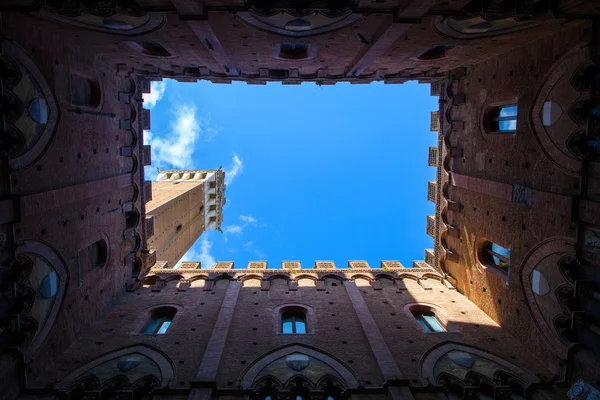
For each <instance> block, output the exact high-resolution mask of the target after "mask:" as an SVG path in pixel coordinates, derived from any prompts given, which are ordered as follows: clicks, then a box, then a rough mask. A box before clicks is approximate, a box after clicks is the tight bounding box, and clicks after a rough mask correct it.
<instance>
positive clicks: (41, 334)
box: [15, 241, 68, 362]
mask: <svg viewBox="0 0 600 400" xmlns="http://www.w3.org/2000/svg"><path fill="white" fill-rule="evenodd" d="M27 254H32V255H35V256H38V257H40V258H41V259H42V260H44V262H45V263H47V265H48V266H50V267H51V268H52V269H53V270H54V273H55V274H56V275H55V277H56V279H55V282H56V288H55V293H54V294H53V302H52V306H51V308H50V311H49V312H48V314H47V317H46V320H45V321H44V322H43V323H42V321H36V323H37V326H38V329H39V330H38V331H37V332H36V334H35V336H34V338H33V340H32V341H31V342H30V343H29V345H28V346H27V347H26V348H25V349H24V351H23V358H24V359H25V361H26V362H29V361H30V360H31V359H32V358H33V357H34V356H35V354H36V353H37V351H38V350H39V349H40V347H41V346H42V344H43V343H44V341H45V340H46V337H47V336H48V334H49V333H50V331H51V330H52V327H53V326H54V322H55V321H56V318H57V317H58V313H59V311H60V308H61V305H62V302H63V298H64V296H65V291H66V287H67V281H68V273H67V269H66V267H65V263H64V261H63V260H62V258H61V257H60V256H59V254H58V252H56V251H55V250H54V249H53V248H51V247H50V246H49V245H47V244H46V243H42V242H38V241H25V242H24V243H23V244H22V245H20V246H19V247H17V249H16V251H15V255H16V256H17V257H18V256H20V255H27ZM42 284H43V282H42ZM35 290H36V291H37V288H35Z"/></svg>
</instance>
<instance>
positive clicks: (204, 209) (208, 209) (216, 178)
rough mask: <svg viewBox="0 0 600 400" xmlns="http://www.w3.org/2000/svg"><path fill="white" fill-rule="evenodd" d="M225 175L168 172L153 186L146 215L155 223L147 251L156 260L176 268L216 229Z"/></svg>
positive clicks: (218, 224)
mask: <svg viewBox="0 0 600 400" xmlns="http://www.w3.org/2000/svg"><path fill="white" fill-rule="evenodd" d="M224 179H225V172H224V171H223V170H221V169H218V170H189V171H188V170H186V171H183V170H182V171H179V170H168V171H161V172H160V173H159V174H158V178H157V180H156V182H153V184H152V200H151V201H149V202H148V203H147V204H146V215H147V216H148V217H149V218H151V219H153V220H154V221H153V222H154V234H153V235H152V236H151V237H150V238H148V248H150V249H155V250H156V260H157V261H158V262H166V263H167V266H170V267H173V266H175V265H176V264H177V263H178V262H179V260H181V257H183V255H184V254H185V252H186V251H188V250H189V249H190V248H191V247H192V245H193V244H194V242H196V240H197V239H198V238H199V237H200V235H201V234H202V232H204V231H205V230H207V229H219V227H220V226H221V222H222V221H223V215H222V212H221V211H222V208H223V205H224V204H225V183H224Z"/></svg>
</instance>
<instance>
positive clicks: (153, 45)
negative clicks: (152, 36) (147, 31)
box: [125, 42, 171, 57]
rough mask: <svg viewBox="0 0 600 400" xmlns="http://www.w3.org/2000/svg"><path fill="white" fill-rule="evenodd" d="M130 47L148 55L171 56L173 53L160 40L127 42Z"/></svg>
mask: <svg viewBox="0 0 600 400" xmlns="http://www.w3.org/2000/svg"><path fill="white" fill-rule="evenodd" d="M125 43H126V44H128V45H129V46H130V47H132V48H134V49H135V50H137V51H139V52H140V53H142V54H145V55H147V56H154V57H170V56H171V53H169V51H168V50H167V49H165V48H164V47H163V46H162V45H161V44H160V43H158V42H125Z"/></svg>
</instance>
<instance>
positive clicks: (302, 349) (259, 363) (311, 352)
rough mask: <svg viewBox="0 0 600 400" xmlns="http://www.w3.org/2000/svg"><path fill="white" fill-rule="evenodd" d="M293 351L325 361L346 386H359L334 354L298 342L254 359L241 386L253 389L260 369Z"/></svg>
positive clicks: (243, 377)
mask: <svg viewBox="0 0 600 400" xmlns="http://www.w3.org/2000/svg"><path fill="white" fill-rule="evenodd" d="M293 353H302V354H305V355H307V356H310V357H313V358H316V359H317V360H319V361H322V362H324V363H325V364H327V365H329V366H330V367H331V368H333V370H335V371H336V372H337V373H338V374H339V375H340V376H341V377H342V378H343V379H344V381H345V382H344V383H345V385H346V387H348V388H350V389H352V388H357V387H358V380H357V378H356V376H355V375H354V373H353V372H352V371H351V370H350V369H349V368H347V367H346V366H345V365H344V364H343V363H342V362H341V361H339V360H337V359H335V358H334V357H333V356H330V355H327V354H325V353H324V352H322V351H320V350H316V349H313V348H311V347H307V346H303V345H298V344H294V345H291V346H287V347H283V348H280V349H278V350H275V351H273V352H271V353H268V354H266V355H264V356H263V357H261V358H259V359H258V360H256V361H254V362H253V363H252V364H250V366H249V367H248V368H247V369H246V370H245V371H244V372H242V375H241V377H240V382H241V383H240V384H241V386H242V387H243V388H244V389H251V388H252V384H253V383H254V380H255V379H256V376H257V375H258V374H259V373H260V371H262V370H263V369H264V368H265V367H266V366H267V365H269V364H270V363H272V362H273V361H275V360H278V359H280V358H281V357H285V356H287V355H289V354H293Z"/></svg>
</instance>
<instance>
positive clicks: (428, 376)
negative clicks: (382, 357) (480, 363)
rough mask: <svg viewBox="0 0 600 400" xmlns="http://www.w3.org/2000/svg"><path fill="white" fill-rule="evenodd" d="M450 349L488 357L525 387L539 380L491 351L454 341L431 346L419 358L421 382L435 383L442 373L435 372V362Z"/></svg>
mask: <svg viewBox="0 0 600 400" xmlns="http://www.w3.org/2000/svg"><path fill="white" fill-rule="evenodd" d="M451 351H458V352H464V353H469V354H472V355H475V356H479V357H481V358H484V359H488V360H490V361H491V362H493V363H495V364H497V365H498V366H499V367H501V368H502V369H503V370H505V371H506V372H508V373H510V374H511V375H513V376H514V377H516V378H517V379H518V380H519V381H521V382H523V384H524V387H525V388H527V387H528V386H529V385H531V384H535V383H538V382H539V381H540V380H539V378H538V377H537V376H535V375H534V374H531V373H529V372H527V371H525V370H523V369H521V368H519V367H517V366H516V365H514V364H513V363H511V362H509V361H507V360H505V359H503V358H502V357H499V356H497V355H495V354H493V353H490V352H488V351H485V350H481V349H479V348H476V347H472V346H466V345H463V344H459V343H456V342H444V343H441V344H439V345H437V346H434V347H433V348H431V349H430V350H429V351H428V352H427V353H426V354H425V355H424V356H423V358H422V359H421V362H420V366H419V375H420V376H419V377H420V379H421V382H423V383H428V382H429V383H431V384H433V385H435V384H436V380H437V378H438V377H440V376H441V375H442V373H438V374H437V375H436V373H435V366H436V364H437V362H438V361H439V360H440V359H441V358H442V357H443V356H445V355H446V354H447V353H449V352H451Z"/></svg>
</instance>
